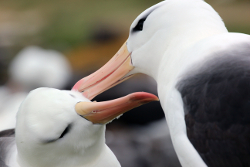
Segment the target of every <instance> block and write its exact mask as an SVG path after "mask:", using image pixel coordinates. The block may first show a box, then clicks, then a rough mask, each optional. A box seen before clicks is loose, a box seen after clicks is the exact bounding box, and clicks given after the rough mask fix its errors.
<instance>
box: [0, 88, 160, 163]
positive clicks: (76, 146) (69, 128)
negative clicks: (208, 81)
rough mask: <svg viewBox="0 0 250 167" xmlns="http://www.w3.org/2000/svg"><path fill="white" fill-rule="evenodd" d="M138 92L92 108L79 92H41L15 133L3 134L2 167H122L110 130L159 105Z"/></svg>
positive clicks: (23, 111)
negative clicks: (124, 117) (134, 112)
mask: <svg viewBox="0 0 250 167" xmlns="http://www.w3.org/2000/svg"><path fill="white" fill-rule="evenodd" d="M156 100H158V98H157V97H156V96H155V95H153V94H150V93H145V92H136V93H132V94H129V95H127V96H124V97H122V98H118V99H115V100H111V101H103V102H91V101H90V100H88V99H87V98H85V97H84V96H83V95H82V94H81V93H79V92H76V91H62V90H58V89H54V88H38V89H35V90H33V91H31V92H30V93H29V94H28V96H27V97H26V99H25V100H24V101H23V102H22V104H21V106H20V109H19V111H18V113H17V124H16V129H15V137H14V130H6V131H3V132H0V136H1V137H0V147H1V148H0V166H1V167H7V166H9V167H45V166H48V167H52V166H53V167H120V163H119V162H118V160H117V158H116V157H115V155H114V154H113V152H112V151H111V150H110V149H109V147H108V146H107V145H106V144H105V127H106V126H105V125H106V124H107V123H109V122H111V121H112V120H113V119H115V118H117V117H119V116H120V115H121V114H123V113H124V112H126V111H128V110H130V109H132V108H134V107H137V106H140V105H142V104H145V103H148V102H151V101H156Z"/></svg>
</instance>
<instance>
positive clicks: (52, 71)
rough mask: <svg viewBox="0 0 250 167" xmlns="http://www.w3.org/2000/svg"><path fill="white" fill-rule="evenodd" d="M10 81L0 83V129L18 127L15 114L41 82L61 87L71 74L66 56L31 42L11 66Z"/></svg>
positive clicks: (43, 84) (45, 85) (45, 84)
mask: <svg viewBox="0 0 250 167" xmlns="http://www.w3.org/2000/svg"><path fill="white" fill-rule="evenodd" d="M8 72H9V81H8V82H7V84H6V85H5V86H2V87H0V131H1V130H4V129H11V128H14V127H15V122H16V119H15V116H16V113H17V110H18V107H19V106H20V104H21V102H22V101H23V99H24V98H25V97H26V96H27V94H28V92H29V91H30V90H32V89H34V88H38V87H41V86H44V87H52V88H57V89H61V88H63V87H64V86H65V85H66V84H67V82H68V80H69V78H70V77H71V68H70V65H69V63H68V61H67V60H66V59H65V57H64V56H63V55H62V54H61V53H59V52H57V51H53V50H45V49H42V48H40V47H37V46H30V47H27V48H25V49H23V50H22V51H20V53H18V54H17V55H16V57H15V58H14V59H13V61H12V62H11V64H10V66H9V70H8Z"/></svg>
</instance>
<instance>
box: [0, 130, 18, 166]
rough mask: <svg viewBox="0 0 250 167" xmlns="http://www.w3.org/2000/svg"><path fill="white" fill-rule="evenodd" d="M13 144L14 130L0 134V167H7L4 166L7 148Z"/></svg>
mask: <svg viewBox="0 0 250 167" xmlns="http://www.w3.org/2000/svg"><path fill="white" fill-rule="evenodd" d="M14 142H15V130H14V129H9V130H4V131H1V132H0V167H8V166H7V165H6V164H5V159H6V155H7V153H8V151H9V147H10V146H11V145H12V144H14Z"/></svg>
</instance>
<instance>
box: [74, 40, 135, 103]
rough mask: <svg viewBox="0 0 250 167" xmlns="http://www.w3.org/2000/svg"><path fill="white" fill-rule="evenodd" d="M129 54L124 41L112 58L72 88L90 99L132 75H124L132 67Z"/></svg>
mask: <svg viewBox="0 0 250 167" xmlns="http://www.w3.org/2000/svg"><path fill="white" fill-rule="evenodd" d="M130 55H131V53H130V52H129V51H128V49H127V46H126V43H124V44H123V45H122V47H121V48H120V50H119V51H118V52H117V53H116V54H115V56H114V57H113V58H112V59H110V60H109V61H108V62H107V63H106V64H105V65H104V66H103V67H102V68H100V69H99V70H97V71H96V72H94V73H93V74H91V75H89V76H87V77H85V78H82V79H81V80H79V81H78V82H77V83H76V84H75V85H74V87H73V88H72V90H75V91H78V92H83V95H84V96H85V97H86V98H88V99H89V100H92V99H93V98H94V97H95V96H97V95H98V94H100V93H102V92H104V91H105V90H107V89H110V88H111V87H113V86H115V85H117V84H119V83H121V82H123V81H125V80H126V79H128V78H130V77H131V76H132V75H130V76H127V77H125V75H126V74H127V73H129V72H130V71H131V70H132V69H133V68H134V66H133V65H132V63H131V57H130Z"/></svg>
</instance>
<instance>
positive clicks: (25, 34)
mask: <svg viewBox="0 0 250 167" xmlns="http://www.w3.org/2000/svg"><path fill="white" fill-rule="evenodd" d="M158 2H160V0H105V1H103V0H35V1H34V0H8V1H0V49H1V50H0V52H1V57H0V63H2V64H1V68H0V75H1V77H0V78H4V77H3V76H6V72H4V71H6V70H5V69H6V67H7V65H8V63H9V62H10V61H11V59H12V58H13V56H14V55H16V54H17V53H18V52H19V51H20V50H21V49H22V48H24V47H25V46H29V45H38V46H41V47H44V48H51V49H56V50H59V51H61V52H63V53H64V54H66V55H67V57H68V58H69V59H70V61H71V63H72V65H73V68H74V70H86V69H87V68H88V67H89V66H92V64H93V63H95V65H96V66H97V67H100V65H102V64H103V63H104V62H106V61H107V60H108V59H109V58H110V57H111V56H112V55H113V54H114V53H115V52H116V50H117V49H118V48H119V46H120V45H121V44H122V42H123V41H124V40H125V39H126V38H127V36H128V29H129V26H130V24H131V23H132V21H133V20H134V19H135V18H136V16H138V15H139V14H140V13H141V12H142V11H144V10H145V9H146V8H148V7H150V6H152V5H154V4H156V3H158ZM207 2H208V3H209V4H211V5H212V6H213V7H214V8H215V10H216V11H217V12H218V13H219V14H220V15H221V17H222V18H223V20H224V21H225V24H226V26H227V27H228V29H229V31H234V32H243V33H247V34H250V0H207ZM102 31H104V32H102ZM98 33H104V34H105V33H106V34H110V33H111V35H112V34H113V36H115V37H116V38H114V39H115V40H113V41H111V42H110V43H108V44H107V43H105V44H104V43H102V44H101V45H98V46H96V45H93V43H95V36H96V34H97V35H98ZM113 44H114V45H113ZM105 45H108V46H107V48H106V46H105ZM96 47H102V49H100V52H99V51H98V50H99V49H98V48H96ZM99 55H100V56H99ZM81 56H83V57H82V59H84V60H85V61H82V62H83V63H84V62H85V64H89V66H88V67H87V68H85V69H82V68H81V67H83V66H84V64H81V62H80V61H79V58H81ZM84 56H85V57H84ZM98 63H99V64H98ZM1 82H2V81H1Z"/></svg>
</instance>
